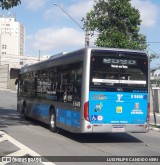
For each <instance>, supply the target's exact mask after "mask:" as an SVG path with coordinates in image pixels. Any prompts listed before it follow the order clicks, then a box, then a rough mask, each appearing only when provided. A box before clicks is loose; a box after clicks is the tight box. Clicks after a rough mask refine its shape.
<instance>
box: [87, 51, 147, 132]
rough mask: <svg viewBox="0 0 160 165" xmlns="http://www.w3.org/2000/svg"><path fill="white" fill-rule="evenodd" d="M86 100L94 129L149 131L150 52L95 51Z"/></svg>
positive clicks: (91, 129)
mask: <svg viewBox="0 0 160 165" xmlns="http://www.w3.org/2000/svg"><path fill="white" fill-rule="evenodd" d="M87 104H88V113H87V114H88V123H87V124H88V126H87V128H89V129H90V131H91V132H95V133H96V132H148V130H149V128H148V126H149V123H148V122H149V121H148V120H149V107H148V105H149V94H148V58H147V55H146V54H143V53H137V52H136V53H134V52H129V51H128V52H114V51H94V52H92V54H91V62H90V87H89V101H88V103H87ZM85 113H86V112H85ZM85 118H86V120H87V117H85Z"/></svg>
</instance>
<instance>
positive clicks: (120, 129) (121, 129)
mask: <svg viewBox="0 0 160 165" xmlns="http://www.w3.org/2000/svg"><path fill="white" fill-rule="evenodd" d="M112 132H125V127H124V126H113V127H112Z"/></svg>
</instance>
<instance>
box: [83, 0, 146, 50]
mask: <svg viewBox="0 0 160 165" xmlns="http://www.w3.org/2000/svg"><path fill="white" fill-rule="evenodd" d="M130 1H131V0H95V5H94V7H93V10H91V11H90V12H88V13H87V15H86V19H84V20H85V21H84V28H85V29H86V30H89V31H91V32H95V31H96V32H97V33H98V38H97V40H96V42H95V44H96V45H97V46H101V47H113V48H127V49H139V50H145V49H146V48H147V45H146V37H145V36H144V35H142V34H139V30H140V24H141V20H140V13H139V11H138V10H137V9H135V8H134V7H132V6H131V3H130Z"/></svg>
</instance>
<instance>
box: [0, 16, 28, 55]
mask: <svg viewBox="0 0 160 165" xmlns="http://www.w3.org/2000/svg"><path fill="white" fill-rule="evenodd" d="M24 34H25V32H24V27H23V25H22V24H20V23H19V22H16V18H15V15H10V14H8V15H2V14H1V15H0V53H1V54H6V55H17V56H23V55H24Z"/></svg>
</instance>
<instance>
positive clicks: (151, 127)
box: [149, 124, 160, 132]
mask: <svg viewBox="0 0 160 165" xmlns="http://www.w3.org/2000/svg"><path fill="white" fill-rule="evenodd" d="M149 129H150V130H152V131H157V132H160V128H156V127H154V124H151V125H149Z"/></svg>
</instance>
